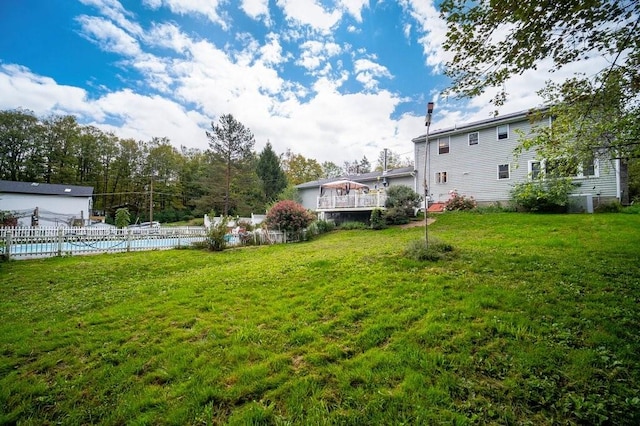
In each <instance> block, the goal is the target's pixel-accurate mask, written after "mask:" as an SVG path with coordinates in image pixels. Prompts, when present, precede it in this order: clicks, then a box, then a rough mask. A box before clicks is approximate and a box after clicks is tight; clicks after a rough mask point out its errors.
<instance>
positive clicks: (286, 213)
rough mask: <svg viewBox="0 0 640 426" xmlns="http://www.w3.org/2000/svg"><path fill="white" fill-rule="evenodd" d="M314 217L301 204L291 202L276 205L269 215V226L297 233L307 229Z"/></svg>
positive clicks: (285, 201) (286, 201) (284, 201)
mask: <svg viewBox="0 0 640 426" xmlns="http://www.w3.org/2000/svg"><path fill="white" fill-rule="evenodd" d="M312 221H313V216H312V215H311V214H310V213H309V212H308V211H307V209H305V208H304V207H303V206H301V205H300V204H298V203H296V202H295V201H291V200H283V201H280V202H278V203H276V204H275V205H274V206H273V207H271V210H269V212H268V213H267V224H268V225H269V226H271V227H277V228H278V229H280V230H282V231H287V232H297V231H300V230H302V229H305V228H306V227H307V226H309V224H310V223H311V222H312Z"/></svg>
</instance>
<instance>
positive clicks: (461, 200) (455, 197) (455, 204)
mask: <svg viewBox="0 0 640 426" xmlns="http://www.w3.org/2000/svg"><path fill="white" fill-rule="evenodd" d="M476 207H478V203H476V200H475V199H474V198H473V197H465V196H464V195H460V194H458V192H457V191H456V190H455V189H454V190H453V191H449V200H447V203H446V204H445V209H446V210H448V211H451V210H473V209H475V208H476Z"/></svg>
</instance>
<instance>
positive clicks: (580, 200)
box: [569, 194, 593, 213]
mask: <svg viewBox="0 0 640 426" xmlns="http://www.w3.org/2000/svg"><path fill="white" fill-rule="evenodd" d="M569 213H593V194H575V195H570V196H569Z"/></svg>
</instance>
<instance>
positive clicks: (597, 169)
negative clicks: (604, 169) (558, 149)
mask: <svg viewBox="0 0 640 426" xmlns="http://www.w3.org/2000/svg"><path fill="white" fill-rule="evenodd" d="M582 166H583V164H580V165H579V166H578V174H576V176H575V177H577V178H580V179H589V178H598V177H600V161H599V159H597V158H595V159H594V160H593V174H592V175H585V174H584V173H583V172H584V168H583V167H582Z"/></svg>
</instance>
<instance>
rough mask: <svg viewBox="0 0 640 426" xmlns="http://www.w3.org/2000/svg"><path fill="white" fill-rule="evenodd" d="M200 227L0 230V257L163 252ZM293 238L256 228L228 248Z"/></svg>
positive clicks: (234, 237) (199, 237)
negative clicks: (145, 251)
mask: <svg viewBox="0 0 640 426" xmlns="http://www.w3.org/2000/svg"><path fill="white" fill-rule="evenodd" d="M206 237H207V230H206V229H205V228H204V227H202V226H180V227H160V228H125V229H115V228H113V229H104V228H102V229H99V228H55V227H36V228H29V227H19V228H0V256H4V257H5V258H8V259H35V258H45V257H53V256H75V255H82V254H99V253H119V252H130V251H143V250H167V249H173V248H180V247H186V246H190V245H193V244H197V243H202V242H204V241H205V240H206ZM296 238H299V237H298V236H296V235H287V234H286V233H284V232H280V231H267V230H263V229H257V230H255V231H253V232H248V233H229V234H227V235H226V237H225V240H226V243H227V245H228V246H230V247H237V246H243V245H251V244H254V245H262V244H281V243H286V242H292V241H295V240H296Z"/></svg>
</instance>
